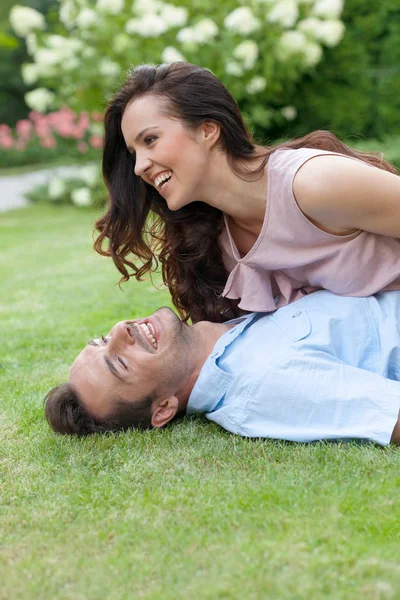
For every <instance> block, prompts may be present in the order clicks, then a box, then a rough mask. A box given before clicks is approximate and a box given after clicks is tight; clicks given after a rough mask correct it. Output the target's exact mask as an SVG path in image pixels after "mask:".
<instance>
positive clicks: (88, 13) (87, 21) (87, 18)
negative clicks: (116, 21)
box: [76, 6, 99, 29]
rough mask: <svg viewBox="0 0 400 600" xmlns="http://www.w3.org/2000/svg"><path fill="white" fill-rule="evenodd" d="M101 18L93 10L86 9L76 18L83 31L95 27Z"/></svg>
mask: <svg viewBox="0 0 400 600" xmlns="http://www.w3.org/2000/svg"><path fill="white" fill-rule="evenodd" d="M98 21H99V18H98V16H97V13H96V12H95V11H94V10H92V9H91V8H88V7H86V6H85V7H84V8H82V10H81V11H80V13H79V14H78V16H77V17H76V24H77V25H78V27H80V28H81V29H88V28H89V27H93V25H96V23H98Z"/></svg>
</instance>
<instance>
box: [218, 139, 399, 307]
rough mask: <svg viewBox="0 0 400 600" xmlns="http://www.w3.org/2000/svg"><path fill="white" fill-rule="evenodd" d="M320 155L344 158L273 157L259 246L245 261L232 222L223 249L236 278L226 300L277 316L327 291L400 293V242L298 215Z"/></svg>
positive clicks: (303, 152)
mask: <svg viewBox="0 0 400 600" xmlns="http://www.w3.org/2000/svg"><path fill="white" fill-rule="evenodd" d="M320 154H337V153H335V152H328V151H325V150H314V149H312V148H301V149H299V150H291V149H282V150H277V151H276V152H274V153H273V154H271V156H270V157H269V160H268V165H267V168H268V191H267V206H266V211H265V216H264V222H263V225H262V229H261V231H260V235H259V236H258V238H257V240H256V242H255V244H254V246H253V247H252V248H251V250H250V251H249V252H248V253H247V254H246V255H245V256H243V257H241V256H240V253H239V251H238V249H237V248H236V245H235V242H234V241H233V239H232V236H231V234H230V231H229V227H228V221H227V217H226V215H224V218H225V228H224V230H223V232H222V234H221V236H220V245H221V248H222V256H223V261H224V265H225V267H226V269H227V270H228V272H229V273H230V274H229V277H228V280H227V282H226V285H225V288H224V291H223V293H222V295H223V296H225V297H226V298H232V299H238V298H240V299H241V301H240V303H239V308H242V309H243V310H248V311H251V312H253V311H254V312H268V311H273V310H275V309H276V308H279V307H281V306H285V305H286V304H289V303H290V302H293V301H294V300H297V299H298V298H300V297H302V296H303V295H304V294H309V293H310V292H314V291H316V290H319V289H326V290H330V291H331V292H333V293H335V294H338V295H341V296H370V295H371V294H375V293H376V292H379V291H383V290H393V289H400V243H399V240H398V239H395V238H391V237H387V236H383V235H377V234H374V233H369V232H367V231H356V232H354V233H352V234H350V235H333V234H331V233H326V232H325V231H322V230H321V229H319V228H318V227H317V226H316V225H313V224H312V223H311V222H310V221H309V220H308V219H307V217H306V216H305V215H304V214H303V213H302V212H301V210H300V208H299V207H298V205H297V202H296V200H295V198H294V195H293V188H292V184H293V179H294V176H295V174H296V173H297V171H298V169H299V168H300V167H301V166H302V165H303V164H304V163H305V162H306V161H307V160H309V159H310V158H312V157H314V156H318V155H320ZM352 160H357V159H352ZM371 168H375V167H371Z"/></svg>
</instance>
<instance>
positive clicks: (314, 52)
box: [302, 42, 322, 67]
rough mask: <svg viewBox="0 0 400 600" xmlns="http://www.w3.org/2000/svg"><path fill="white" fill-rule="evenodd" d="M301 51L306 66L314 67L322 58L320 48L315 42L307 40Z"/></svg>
mask: <svg viewBox="0 0 400 600" xmlns="http://www.w3.org/2000/svg"><path fill="white" fill-rule="evenodd" d="M302 52H303V62H304V64H305V65H306V66H307V67H315V65H317V64H318V63H319V61H320V60H321V58H322V48H321V46H320V45H319V44H317V43H316V42H307V44H306V45H305V46H304V48H303V50H302Z"/></svg>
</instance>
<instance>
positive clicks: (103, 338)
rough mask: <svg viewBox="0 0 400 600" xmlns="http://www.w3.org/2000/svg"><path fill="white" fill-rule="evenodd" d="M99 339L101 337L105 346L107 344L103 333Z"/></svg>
mask: <svg viewBox="0 0 400 600" xmlns="http://www.w3.org/2000/svg"><path fill="white" fill-rule="evenodd" d="M101 339H102V341H103V342H104V344H105V345H106V346H107V344H108V340H107V338H106V336H105V335H102V336H101Z"/></svg>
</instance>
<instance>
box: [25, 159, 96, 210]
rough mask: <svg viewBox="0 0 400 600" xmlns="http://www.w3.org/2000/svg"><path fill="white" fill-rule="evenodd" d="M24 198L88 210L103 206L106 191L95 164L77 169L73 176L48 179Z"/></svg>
mask: <svg viewBox="0 0 400 600" xmlns="http://www.w3.org/2000/svg"><path fill="white" fill-rule="evenodd" d="M26 197H27V198H28V200H31V201H32V202H46V203H50V204H71V203H72V204H74V205H75V206H77V207H78V208H88V207H96V206H102V205H104V204H105V202H106V199H107V191H106V187H105V185H104V182H103V180H102V177H101V173H100V165H99V163H98V162H97V163H96V164H88V165H85V166H84V167H81V168H79V169H77V171H76V173H74V175H73V176H70V177H68V178H65V179H61V177H59V176H53V177H50V179H49V180H48V181H47V183H45V184H41V185H37V186H36V187H35V188H33V189H32V190H30V191H29V192H28V193H27V194H26Z"/></svg>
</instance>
